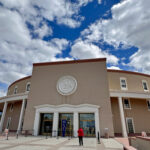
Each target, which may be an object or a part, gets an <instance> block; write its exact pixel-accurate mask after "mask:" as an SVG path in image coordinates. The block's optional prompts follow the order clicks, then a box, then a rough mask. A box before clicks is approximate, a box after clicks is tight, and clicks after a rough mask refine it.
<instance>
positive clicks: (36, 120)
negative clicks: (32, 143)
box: [34, 111, 40, 136]
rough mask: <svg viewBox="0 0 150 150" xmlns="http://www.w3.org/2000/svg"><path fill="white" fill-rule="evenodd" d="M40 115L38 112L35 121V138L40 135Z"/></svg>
mask: <svg viewBox="0 0 150 150" xmlns="http://www.w3.org/2000/svg"><path fill="white" fill-rule="evenodd" d="M39 122H40V113H39V112H38V111H36V113H35V120H34V136H37V135H38V132H39Z"/></svg>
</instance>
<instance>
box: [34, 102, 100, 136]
mask: <svg viewBox="0 0 150 150" xmlns="http://www.w3.org/2000/svg"><path fill="white" fill-rule="evenodd" d="M99 108H100V106H97V105H92V104H80V105H69V104H63V105H57V106H55V105H49V104H45V105H40V106H35V120H34V135H35V136H37V135H39V130H40V114H41V113H52V114H53V126H52V131H53V132H52V134H53V136H57V134H58V132H57V131H58V129H59V114H62V113H63V114H64V113H65V114H67V113H70V114H73V136H74V137H77V130H78V128H79V121H80V120H79V114H80V113H81V114H83V113H88V114H90V113H92V114H94V124H95V127H94V128H95V135H96V136H97V133H98V132H100V125H99ZM54 131H55V132H54Z"/></svg>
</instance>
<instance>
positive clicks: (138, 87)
mask: <svg viewBox="0 0 150 150" xmlns="http://www.w3.org/2000/svg"><path fill="white" fill-rule="evenodd" d="M121 78H124V79H125V80H126V83H127V89H126V90H122V89H121V84H120V79H121ZM143 81H146V83H147V86H148V90H147V91H145V90H144V88H143V83H142V82H143ZM108 82H109V90H110V91H111V90H112V91H126V92H137V93H138V92H139V93H149V92H150V75H146V74H142V73H136V72H130V71H121V70H108Z"/></svg>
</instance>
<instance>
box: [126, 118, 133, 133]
mask: <svg viewBox="0 0 150 150" xmlns="http://www.w3.org/2000/svg"><path fill="white" fill-rule="evenodd" d="M127 125H128V130H129V133H134V128H133V121H132V119H127Z"/></svg>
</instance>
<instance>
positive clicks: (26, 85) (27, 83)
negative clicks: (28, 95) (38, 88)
mask: <svg viewBox="0 0 150 150" xmlns="http://www.w3.org/2000/svg"><path fill="white" fill-rule="evenodd" d="M29 84H30V88H31V83H30V82H27V84H26V92H30V89H29V91H28V90H27V87H28V85H29Z"/></svg>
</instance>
